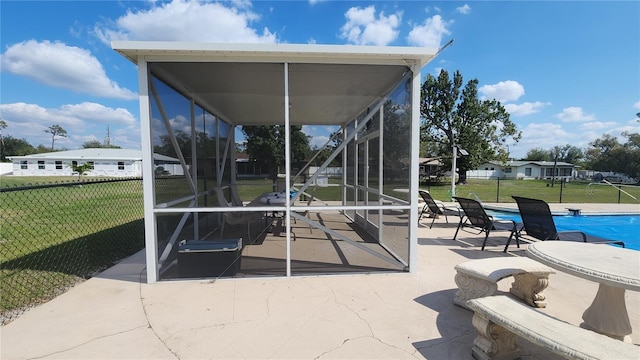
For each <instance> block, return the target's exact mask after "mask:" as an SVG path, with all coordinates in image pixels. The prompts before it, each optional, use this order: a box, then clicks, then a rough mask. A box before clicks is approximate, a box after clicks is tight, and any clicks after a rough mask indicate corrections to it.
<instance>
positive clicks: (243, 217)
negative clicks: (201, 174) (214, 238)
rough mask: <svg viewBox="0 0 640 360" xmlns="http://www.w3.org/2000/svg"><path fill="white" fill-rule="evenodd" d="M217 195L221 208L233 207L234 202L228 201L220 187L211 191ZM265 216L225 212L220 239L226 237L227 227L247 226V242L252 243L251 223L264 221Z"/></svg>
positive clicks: (257, 213)
mask: <svg viewBox="0 0 640 360" xmlns="http://www.w3.org/2000/svg"><path fill="white" fill-rule="evenodd" d="M211 191H212V192H213V193H215V196H216V200H217V201H218V205H219V206H221V207H229V208H231V207H232V206H233V202H229V201H227V199H226V197H225V196H224V193H223V191H222V189H221V188H220V187H214V188H212V189H211ZM262 217H263V215H262V213H260V212H253V211H242V212H225V213H223V214H222V223H221V225H220V238H222V237H223V235H224V229H225V225H231V226H234V225H246V226H247V240H246V243H251V241H252V238H251V223H254V222H256V221H258V220H260V219H262Z"/></svg>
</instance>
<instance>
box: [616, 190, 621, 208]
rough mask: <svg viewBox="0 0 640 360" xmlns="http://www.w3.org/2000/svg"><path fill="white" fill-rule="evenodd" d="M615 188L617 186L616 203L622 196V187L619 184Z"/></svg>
mask: <svg viewBox="0 0 640 360" xmlns="http://www.w3.org/2000/svg"><path fill="white" fill-rule="evenodd" d="M616 188H618V204H620V200H621V199H620V197H621V196H622V191H621V190H622V188H621V187H620V186H616Z"/></svg>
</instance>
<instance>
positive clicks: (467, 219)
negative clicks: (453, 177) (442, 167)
mask: <svg viewBox="0 0 640 360" xmlns="http://www.w3.org/2000/svg"><path fill="white" fill-rule="evenodd" d="M453 198H454V199H456V201H457V202H458V203H459V204H460V207H461V208H462V211H463V212H464V216H462V217H461V218H460V223H459V224H458V229H457V230H456V234H455V235H454V236H453V240H455V239H456V237H457V236H458V231H460V229H463V228H465V227H470V228H474V229H476V230H479V234H480V233H482V232H484V234H485V235H484V240H483V241H482V248H481V249H480V250H484V247H485V245H486V244H487V239H488V238H489V233H491V231H492V230H496V231H509V232H511V233H510V234H509V239H508V240H507V246H508V245H509V243H510V242H511V238H513V237H515V238H516V244H517V245H518V247H520V235H519V232H520V230H521V229H522V224H519V223H516V222H515V221H513V220H498V219H494V218H493V217H492V216H489V215H487V212H486V211H485V210H484V207H482V204H480V202H479V201H477V200H473V199H467V198H462V197H457V196H454V197H453ZM504 252H507V248H506V247H505V248H504Z"/></svg>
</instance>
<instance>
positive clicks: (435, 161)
mask: <svg viewBox="0 0 640 360" xmlns="http://www.w3.org/2000/svg"><path fill="white" fill-rule="evenodd" d="M418 164H420V165H432V166H442V161H440V158H439V157H435V158H418Z"/></svg>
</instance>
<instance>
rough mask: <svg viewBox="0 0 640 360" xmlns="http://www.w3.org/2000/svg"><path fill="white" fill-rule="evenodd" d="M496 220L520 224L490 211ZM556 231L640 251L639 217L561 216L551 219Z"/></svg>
mask: <svg viewBox="0 0 640 360" xmlns="http://www.w3.org/2000/svg"><path fill="white" fill-rule="evenodd" d="M490 214H491V215H493V216H494V217H496V218H498V219H509V220H514V221H518V222H521V221H522V220H521V219H520V215H518V214H516V213H507V212H498V211H491V212H490ZM553 219H554V221H555V223H556V228H557V229H558V231H568V230H579V231H582V232H584V233H587V234H591V235H594V236H598V237H602V238H607V239H612V240H622V241H624V243H625V246H626V247H627V248H629V249H634V250H640V215H580V216H573V215H563V216H554V217H553Z"/></svg>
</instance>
